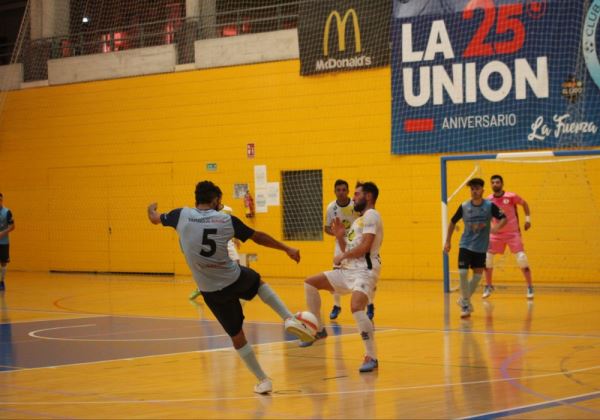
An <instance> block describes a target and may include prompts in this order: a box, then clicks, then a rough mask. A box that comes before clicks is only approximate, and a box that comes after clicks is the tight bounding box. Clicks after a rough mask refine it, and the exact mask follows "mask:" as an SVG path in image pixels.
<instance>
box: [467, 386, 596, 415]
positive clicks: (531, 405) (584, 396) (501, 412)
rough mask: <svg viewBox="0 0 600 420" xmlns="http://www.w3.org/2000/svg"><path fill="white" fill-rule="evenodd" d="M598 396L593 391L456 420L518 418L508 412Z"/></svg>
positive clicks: (548, 406)
mask: <svg viewBox="0 0 600 420" xmlns="http://www.w3.org/2000/svg"><path fill="white" fill-rule="evenodd" d="M596 395H598V391H594V392H588V393H587V394H577V395H571V396H570V397H562V398H557V399H554V400H549V401H543V402H539V403H535V404H528V405H520V406H518V407H510V408H505V409H503V410H496V411H486V412H485V413H479V414H471V415H468V416H465V417H459V419H458V420H465V419H470V418H473V417H484V416H492V415H494V414H504V413H507V415H506V416H507V417H508V416H514V415H516V416H518V415H519V414H521V413H513V414H511V413H510V412H512V411H520V410H523V409H528V408H535V407H540V408H542V409H543V408H553V407H552V404H560V403H562V402H563V401H565V400H575V399H579V398H586V397H591V396H596ZM527 411H534V410H527Z"/></svg>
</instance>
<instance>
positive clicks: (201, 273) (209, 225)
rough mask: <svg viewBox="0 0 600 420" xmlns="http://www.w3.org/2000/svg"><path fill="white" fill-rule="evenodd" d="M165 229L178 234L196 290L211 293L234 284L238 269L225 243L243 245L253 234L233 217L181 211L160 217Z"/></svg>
mask: <svg viewBox="0 0 600 420" xmlns="http://www.w3.org/2000/svg"><path fill="white" fill-rule="evenodd" d="M160 221H161V222H162V224H163V225H164V226H171V227H173V228H175V229H176V230H177V234H178V235H179V243H180V244H181V248H182V250H183V254H184V255H185V259H186V261H187V264H188V266H189V267H190V270H191V271H192V275H193V276H194V280H195V281H196V284H197V285H198V289H199V290H200V291H203V292H214V291H217V290H221V289H224V288H225V287H227V286H229V285H230V284H232V283H234V282H235V281H236V280H237V279H238V277H239V276H240V266H239V265H238V264H237V263H235V262H234V261H232V260H231V258H229V255H228V252H227V242H229V241H230V240H231V238H234V237H235V238H237V239H239V240H241V241H242V242H245V241H246V240H247V239H249V238H250V237H251V236H252V235H253V234H254V230H253V229H251V228H249V227H248V226H246V225H245V224H244V223H242V221H241V220H240V219H238V218H237V217H235V216H232V215H229V214H226V213H221V212H218V211H216V210H199V209H197V208H189V207H184V208H181V209H175V210H172V211H170V212H169V213H163V214H161V215H160Z"/></svg>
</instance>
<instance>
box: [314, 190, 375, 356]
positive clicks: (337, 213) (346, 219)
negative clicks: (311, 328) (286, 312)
mask: <svg viewBox="0 0 600 420" xmlns="http://www.w3.org/2000/svg"><path fill="white" fill-rule="evenodd" d="M333 191H334V193H335V200H333V201H332V202H331V203H329V204H328V205H327V211H326V213H325V226H324V227H323V230H324V232H325V233H326V234H328V235H331V236H335V235H334V234H333V232H332V231H331V224H332V223H333V221H334V219H336V218H338V219H340V221H341V222H342V224H343V225H344V228H345V229H346V234H347V233H348V231H349V230H350V227H351V226H352V222H354V220H356V218H357V217H358V213H357V212H355V211H354V201H352V199H351V198H350V197H349V196H348V193H349V191H350V187H349V186H348V182H346V181H345V180H343V179H338V180H337V181H335V184H334V186H333ZM341 252H342V251H341V249H340V244H339V243H338V242H337V241H335V249H334V254H333V256H334V257H335V256H336V255H339V254H341ZM333 268H334V269H337V268H340V267H339V266H334V267H333ZM341 311H342V303H341V297H340V295H339V293H335V292H334V293H333V308H331V313H330V314H329V319H332V320H333V319H337V317H338V316H339V314H340V312H341ZM367 316H368V317H369V319H373V317H374V316H375V305H373V303H372V301H371V300H369V304H368V305H367ZM307 344H310V343H307Z"/></svg>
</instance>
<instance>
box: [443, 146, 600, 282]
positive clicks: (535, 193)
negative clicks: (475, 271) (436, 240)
mask: <svg viewBox="0 0 600 420" xmlns="http://www.w3.org/2000/svg"><path fill="white" fill-rule="evenodd" d="M441 163H442V239H443V242H444V241H445V235H446V231H447V226H448V222H449V220H450V218H451V217H452V215H453V214H454V212H455V211H456V209H457V208H458V206H459V205H460V204H461V203H462V202H463V201H465V200H469V199H470V193H469V189H468V187H466V186H465V185H466V182H467V181H468V180H469V179H471V178H474V177H478V178H482V179H484V181H485V187H484V196H485V197H487V196H488V195H489V194H491V193H492V190H491V187H490V177H491V176H492V175H495V174H499V175H501V176H502V177H503V179H504V190H505V191H511V192H514V193H516V194H518V195H519V196H521V197H522V198H523V199H524V200H525V201H526V202H527V203H528V204H529V207H530V209H531V229H529V230H528V231H524V230H523V223H524V213H523V209H522V207H520V206H519V208H518V213H519V217H520V218H519V223H520V227H521V234H522V236H523V242H524V245H525V252H526V253H527V257H528V259H529V263H530V267H531V270H532V273H533V280H534V284H535V283H543V284H548V283H549V284H554V285H560V286H586V285H588V286H589V285H594V286H598V285H599V284H600V220H599V219H598V214H599V212H600V150H589V151H560V152H526V153H500V154H494V155H462V156H461V155H456V156H444V157H442V158H441ZM462 229H463V225H462V223H461V222H459V223H458V226H457V231H456V232H455V234H454V237H453V247H452V250H451V252H450V255H449V256H446V255H445V256H444V286H445V287H444V288H445V291H446V292H448V291H451V290H453V289H455V288H456V285H457V281H458V272H457V256H458V237H460V235H461V234H462ZM443 242H442V243H443ZM523 282H524V280H523V275H522V274H521V272H520V270H519V267H518V266H517V264H516V261H515V257H514V256H513V255H512V254H511V253H510V250H508V249H506V250H505V253H504V255H500V256H499V255H496V258H495V261H494V283H499V284H512V283H515V284H519V285H521V284H524V283H523Z"/></svg>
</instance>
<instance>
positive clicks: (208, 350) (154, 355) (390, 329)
mask: <svg viewBox="0 0 600 420" xmlns="http://www.w3.org/2000/svg"><path fill="white" fill-rule="evenodd" d="M157 319H163V318H157ZM167 319H170V318H167ZM215 322H216V321H215ZM255 323H257V324H258V323H259V322H255ZM389 332H417V333H448V332H449V333H462V334H484V335H494V334H498V335H518V336H521V335H534V334H523V333H511V332H485V331H482V332H478V331H460V330H444V329H412V328H389V329H385V330H377V334H382V333H389ZM354 334H356V333H355V332H352V333H347V334H340V335H335V336H330V337H332V338H336V337H340V338H341V337H346V336H351V335H354ZM539 335H540V336H542V337H551V338H593V339H598V338H600V337H596V336H578V335H576V336H569V335H555V334H539ZM285 343H294V340H284V341H272V342H269V343H258V344H253V345H252V347H263V346H272V345H276V344H285ZM231 349H232V347H221V348H216V349H205V350H194V351H180V352H174V353H161V354H151V355H147V356H135V357H122V358H118V359H107V360H96V361H92V362H81V363H68V364H61V365H54V366H40V367H34V368H22V369H19V371H24V370H27V371H29V370H39V369H56V368H60V367H68V366H79V365H90V364H96V363H107V362H118V361H122V360H135V359H145V358H149V357H162V356H172V355H177V354H186V353H212V352H218V351H229V350H231ZM9 372H16V371H15V370H13V371H0V375H2V374H5V373H9Z"/></svg>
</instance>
